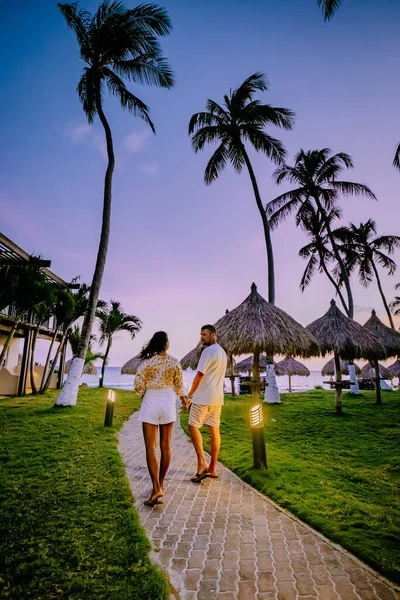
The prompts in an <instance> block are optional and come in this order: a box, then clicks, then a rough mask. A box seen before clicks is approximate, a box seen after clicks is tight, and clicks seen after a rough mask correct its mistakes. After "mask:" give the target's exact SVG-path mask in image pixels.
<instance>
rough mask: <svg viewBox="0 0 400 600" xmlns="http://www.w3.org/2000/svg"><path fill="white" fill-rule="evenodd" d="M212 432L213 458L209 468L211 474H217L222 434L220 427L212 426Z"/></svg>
mask: <svg viewBox="0 0 400 600" xmlns="http://www.w3.org/2000/svg"><path fill="white" fill-rule="evenodd" d="M209 429H210V434H211V460H210V466H209V468H208V470H209V472H210V475H213V476H215V475H216V474H217V471H216V468H217V461H218V456H219V450H220V448H221V434H220V432H219V427H210V428H209Z"/></svg>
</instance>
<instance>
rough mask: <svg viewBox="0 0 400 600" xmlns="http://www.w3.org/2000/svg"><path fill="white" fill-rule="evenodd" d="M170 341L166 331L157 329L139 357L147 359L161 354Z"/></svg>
mask: <svg viewBox="0 0 400 600" xmlns="http://www.w3.org/2000/svg"><path fill="white" fill-rule="evenodd" d="M167 342H168V335H167V334H166V333H165V331H156V333H155V334H154V335H153V337H152V338H151V340H150V341H149V343H148V344H146V346H143V348H142V351H141V353H140V354H139V358H141V359H143V360H146V359H147V358H151V357H152V356H155V355H156V354H160V352H163V351H164V350H165V346H166V345H167Z"/></svg>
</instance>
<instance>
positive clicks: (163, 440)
mask: <svg viewBox="0 0 400 600" xmlns="http://www.w3.org/2000/svg"><path fill="white" fill-rule="evenodd" d="M173 427H174V424H173V423H167V424H166V425H160V448H161V459H160V475H159V482H160V488H161V489H162V490H163V491H164V479H165V476H166V474H167V471H168V468H169V465H170V462H171V437H172V429H173Z"/></svg>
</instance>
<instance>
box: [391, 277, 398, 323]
mask: <svg viewBox="0 0 400 600" xmlns="http://www.w3.org/2000/svg"><path fill="white" fill-rule="evenodd" d="M394 289H395V290H400V283H397V284H396V285H395V286H394ZM389 308H390V310H391V311H392V314H393V315H395V316H396V317H398V316H400V296H395V297H394V298H393V300H392V301H391V302H390V303H389Z"/></svg>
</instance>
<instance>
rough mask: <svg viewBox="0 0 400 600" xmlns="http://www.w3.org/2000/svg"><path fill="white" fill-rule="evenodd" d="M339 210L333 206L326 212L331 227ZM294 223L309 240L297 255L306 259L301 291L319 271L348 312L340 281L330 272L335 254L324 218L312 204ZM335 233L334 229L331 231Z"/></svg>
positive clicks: (337, 216)
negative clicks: (325, 277)
mask: <svg viewBox="0 0 400 600" xmlns="http://www.w3.org/2000/svg"><path fill="white" fill-rule="evenodd" d="M340 216H341V211H340V209H339V208H337V207H336V208H333V209H332V210H330V211H329V212H328V213H327V214H326V218H327V220H328V222H329V225H330V226H331V227H332V223H333V222H334V221H335V220H336V219H339V218H340ZM296 224H297V225H300V227H301V228H302V229H303V230H304V231H305V232H306V233H307V234H308V236H309V238H310V242H309V243H308V244H306V245H305V246H303V247H302V248H301V249H300V250H299V256H301V257H302V258H304V259H308V263H307V266H306V268H305V270H304V273H303V276H302V278H301V282H300V289H301V291H302V292H304V290H305V289H306V287H307V286H308V285H310V283H311V280H312V278H313V276H314V274H315V272H316V271H318V272H319V273H325V275H326V276H327V278H328V279H329V281H330V283H331V284H332V285H333V287H334V288H335V290H336V293H337V295H338V296H339V298H340V301H341V303H342V305H343V308H344V310H345V311H346V312H348V307H347V304H346V301H345V299H344V297H343V294H342V290H341V286H340V282H338V281H337V280H336V278H335V277H334V274H332V273H331V272H330V270H329V269H330V265H331V263H334V264H336V263H335V256H334V254H333V252H332V248H331V246H330V241H329V237H328V234H327V231H326V227H325V220H324V218H323V217H321V214H320V213H319V211H318V210H315V209H314V208H313V207H312V206H309V208H308V209H307V210H305V211H302V212H301V213H300V215H298V216H297V217H296ZM333 235H335V231H333Z"/></svg>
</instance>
